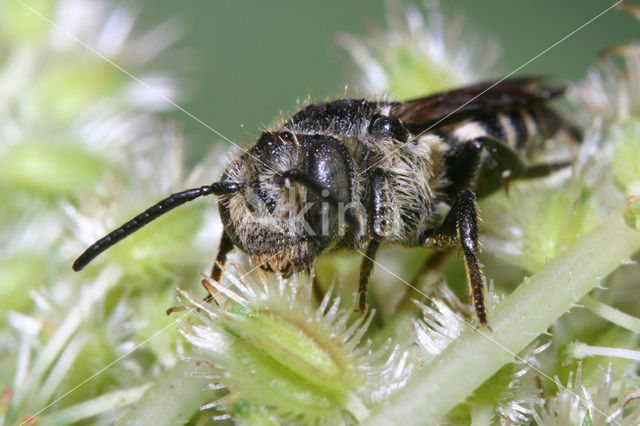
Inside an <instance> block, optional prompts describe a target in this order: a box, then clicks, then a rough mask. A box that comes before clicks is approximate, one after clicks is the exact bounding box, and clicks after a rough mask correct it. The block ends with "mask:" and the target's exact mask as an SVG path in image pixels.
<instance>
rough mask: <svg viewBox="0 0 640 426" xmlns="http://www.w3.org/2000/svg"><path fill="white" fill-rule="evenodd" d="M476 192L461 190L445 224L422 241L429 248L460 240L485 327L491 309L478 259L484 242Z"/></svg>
mask: <svg viewBox="0 0 640 426" xmlns="http://www.w3.org/2000/svg"><path fill="white" fill-rule="evenodd" d="M475 202H476V195H475V194H474V193H473V192H472V191H471V190H469V189H464V190H462V191H460V193H459V194H458V197H457V199H456V201H455V202H454V204H453V206H452V207H451V210H450V211H449V213H448V214H447V216H446V217H445V219H444V222H442V224H441V225H440V226H439V227H437V228H435V229H430V230H427V231H425V233H424V234H423V235H422V237H421V244H422V245H423V246H426V247H433V246H445V247H447V246H449V247H451V246H453V245H455V244H456V243H457V242H459V244H460V246H461V248H462V252H463V253H464V263H465V269H466V272H467V282H468V283H469V286H470V290H471V295H472V297H473V304H474V307H475V311H476V316H477V317H478V320H479V321H480V325H481V326H486V325H488V323H487V310H486V308H485V304H484V282H483V281H484V278H483V275H482V268H481V267H480V263H479V262H478V257H477V255H478V253H479V252H480V244H479V242H478V212H477V211H476V203H475Z"/></svg>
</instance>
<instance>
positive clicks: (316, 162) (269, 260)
mask: <svg viewBox="0 0 640 426" xmlns="http://www.w3.org/2000/svg"><path fill="white" fill-rule="evenodd" d="M354 178H355V172H354V167H353V162H352V159H351V155H350V154H349V152H348V151H347V150H346V148H345V147H344V145H343V144H342V143H341V142H340V141H339V140H337V139H335V138H332V137H329V136H326V135H301V134H296V135H294V134H292V133H289V132H278V133H275V132H265V133H263V134H262V136H261V137H260V138H259V139H258V142H257V143H256V145H254V146H253V147H252V148H251V149H250V150H249V151H247V152H246V153H245V154H243V155H242V156H240V157H239V158H238V159H236V160H234V161H232V162H231V163H230V164H229V165H228V166H227V168H226V170H225V172H224V173H223V175H222V179H221V182H243V185H241V189H239V190H238V191H236V192H233V193H229V194H224V195H222V196H221V197H220V202H219V208H220V215H221V218H222V222H223V225H224V228H225V232H226V233H227V235H228V236H229V237H230V238H231V239H232V241H233V242H234V244H235V245H236V246H238V247H239V248H240V249H242V250H243V251H245V252H246V253H248V254H249V255H251V256H253V257H254V259H255V261H256V262H258V263H260V264H264V268H265V269H269V270H277V271H281V272H282V273H284V274H285V275H286V274H289V273H291V272H294V271H298V270H304V269H307V268H308V267H309V266H310V265H311V263H312V262H313V260H314V259H315V258H316V257H317V256H318V255H319V254H320V253H321V252H322V251H323V250H324V249H325V248H327V247H328V246H329V245H330V244H331V243H332V242H333V241H334V240H336V239H337V238H338V237H339V236H340V235H341V233H343V232H344V231H345V230H346V229H347V227H351V228H352V232H353V231H355V232H356V233H357V232H358V227H359V225H358V221H357V218H356V216H355V213H354V209H353V208H352V207H353V206H351V205H350V203H351V201H352V200H353V181H354Z"/></svg>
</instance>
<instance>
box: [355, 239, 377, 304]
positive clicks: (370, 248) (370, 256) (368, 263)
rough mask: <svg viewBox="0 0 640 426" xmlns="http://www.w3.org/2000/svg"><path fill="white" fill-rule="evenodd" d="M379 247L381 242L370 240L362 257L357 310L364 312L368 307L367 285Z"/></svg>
mask: <svg viewBox="0 0 640 426" xmlns="http://www.w3.org/2000/svg"><path fill="white" fill-rule="evenodd" d="M378 247H380V242H378V241H376V240H371V241H369V244H368V245H367V251H366V253H365V255H364V257H363V258H362V263H361V264H360V280H359V285H358V308H357V309H356V312H362V311H364V310H365V309H366V308H367V285H368V284H369V276H370V275H371V271H372V270H373V263H374V259H375V257H376V252H377V251H378Z"/></svg>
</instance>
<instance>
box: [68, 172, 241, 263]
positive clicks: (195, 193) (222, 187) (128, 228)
mask: <svg viewBox="0 0 640 426" xmlns="http://www.w3.org/2000/svg"><path fill="white" fill-rule="evenodd" d="M240 188H242V184H240V183H234V182H215V183H213V184H211V185H205V186H201V187H200V188H193V189H187V190H186V191H182V192H177V193H175V194H171V195H170V196H169V197H167V198H165V199H164V200H162V201H160V202H158V203H156V204H154V205H153V206H151V207H149V208H148V209H147V210H145V211H144V212H142V213H140V214H139V215H137V216H136V217H134V218H133V219H131V220H130V221H128V222H127V223H125V224H124V225H122V226H121V227H119V228H118V229H116V230H114V231H112V232H110V233H109V234H107V235H106V236H105V237H103V238H101V239H99V240H98V241H96V242H95V243H93V244H92V245H91V246H90V247H89V248H88V249H86V250H85V251H84V253H82V254H81V255H80V256H79V257H78V258H77V259H76V260H75V262H73V270H74V271H79V270H81V269H82V268H84V267H85V266H87V265H88V264H89V262H91V261H92V260H93V259H94V258H95V257H96V256H98V255H99V254H100V253H102V252H103V251H105V250H106V249H108V248H109V247H111V246H112V245H114V244H116V243H118V242H119V241H121V240H123V239H124V238H126V237H127V236H129V235H131V234H133V233H134V232H136V231H137V230H138V229H140V228H142V227H143V226H145V225H146V224H147V223H149V222H151V221H153V220H155V219H157V218H158V217H160V216H162V215H163V214H165V213H167V212H168V211H170V210H173V209H175V208H176V207H178V206H180V205H182V204H184V203H186V202H188V201H191V200H194V199H196V198H198V197H202V196H205V195H211V194H214V195H222V194H230V193H233V192H236V191H238V190H240Z"/></svg>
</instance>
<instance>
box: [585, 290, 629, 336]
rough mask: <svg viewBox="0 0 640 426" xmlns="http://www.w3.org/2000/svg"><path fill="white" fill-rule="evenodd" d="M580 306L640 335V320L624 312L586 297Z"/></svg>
mask: <svg viewBox="0 0 640 426" xmlns="http://www.w3.org/2000/svg"><path fill="white" fill-rule="evenodd" d="M580 304H581V305H582V306H584V307H585V308H587V309H588V310H590V311H591V312H593V313H594V314H596V315H598V316H599V317H601V318H604V319H606V320H607V321H610V322H612V323H614V324H616V325H619V326H620V327H624V328H626V329H627V330H629V331H632V332H634V333H636V334H640V318H636V317H634V316H631V315H629V314H625V313H624V312H622V311H620V310H618V309H616V308H614V307H611V306H609V305H607V304H605V303H602V302H601V301H599V300H597V299H594V298H593V297H591V296H585V297H584V298H583V299H582V300H581V301H580Z"/></svg>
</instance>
